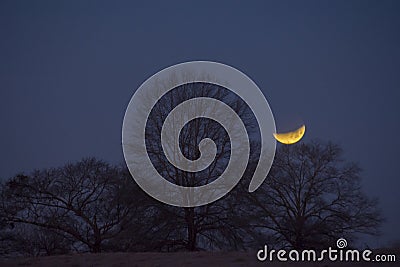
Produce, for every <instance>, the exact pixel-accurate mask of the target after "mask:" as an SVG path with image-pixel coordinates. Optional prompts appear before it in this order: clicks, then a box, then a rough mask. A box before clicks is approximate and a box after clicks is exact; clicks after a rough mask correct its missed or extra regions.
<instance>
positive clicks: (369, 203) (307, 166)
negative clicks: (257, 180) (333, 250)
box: [247, 142, 382, 249]
mask: <svg viewBox="0 0 400 267" xmlns="http://www.w3.org/2000/svg"><path fill="white" fill-rule="evenodd" d="M341 156H342V150H341V149H340V147H339V146H337V145H334V144H332V143H326V144H324V143H320V142H312V143H309V144H305V143H300V144H295V145H284V146H281V147H280V148H279V149H278V150H277V153H276V157H275V161H274V164H273V166H272V169H271V171H270V173H269V175H268V177H267V179H266V181H265V182H264V184H263V185H262V186H261V187H260V188H259V189H258V191H256V192H255V193H253V194H247V197H248V200H249V202H248V205H250V206H251V207H252V208H251V209H250V212H249V213H248V214H247V216H248V217H249V218H250V220H251V222H250V225H251V227H254V228H255V229H259V230H260V232H262V233H270V234H271V235H272V237H273V238H272V239H271V240H273V241H274V244H281V245H283V246H285V245H286V246H290V247H293V248H297V249H304V248H320V247H326V246H329V245H332V244H333V243H334V241H335V240H336V239H337V238H340V237H345V238H346V239H350V240H351V239H352V238H355V237H356V236H355V234H357V233H364V234H377V233H378V228H379V226H380V224H381V222H382V217H381V215H380V210H379V209H378V206H377V201H376V200H375V199H371V198H369V197H368V196H366V195H365V194H364V193H363V192H362V190H361V184H360V168H359V167H358V165H357V164H355V163H351V162H345V161H344V160H343V159H342V157H341ZM271 245H273V244H271Z"/></svg>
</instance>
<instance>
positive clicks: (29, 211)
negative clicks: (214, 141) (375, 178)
mask: <svg viewBox="0 0 400 267" xmlns="http://www.w3.org/2000/svg"><path fill="white" fill-rule="evenodd" d="M341 154H342V152H341V149H340V148H339V147H338V146H337V145H334V144H331V143H318V142H312V143H309V144H298V145H293V146H282V147H281V148H280V149H278V151H277V154H276V158H275V161H274V165H273V167H272V169H271V171H270V173H269V176H268V177H267V179H266V181H265V182H264V184H263V185H262V186H261V187H260V188H259V189H258V190H257V191H256V192H254V193H249V192H248V191H247V188H248V183H249V179H251V175H246V177H244V179H242V180H241V181H240V183H239V184H238V185H237V186H236V187H235V189H234V190H233V191H232V192H230V193H229V194H227V196H225V197H224V198H222V199H220V200H218V201H216V202H214V203H211V204H208V205H205V206H202V207H197V208H179V207H172V206H169V205H166V204H163V203H160V202H158V201H156V200H154V199H152V198H151V197H149V196H148V195H147V194H146V193H144V192H143V191H142V190H141V189H140V188H139V187H138V186H137V184H136V183H135V182H134V181H133V179H132V178H131V176H130V174H129V172H128V171H127V169H126V167H125V166H123V165H121V166H113V165H110V164H108V163H106V162H104V161H101V160H97V159H95V158H86V159H83V160H81V161H79V162H76V163H69V164H66V165H65V166H62V167H59V168H50V169H43V170H36V171H33V172H32V173H30V174H19V175H16V176H15V177H12V178H10V179H8V180H7V181H4V182H3V184H2V185H1V189H0V190H1V191H0V205H1V207H0V218H1V221H0V227H1V229H0V253H1V254H2V255H3V256H20V255H30V256H38V255H55V254H66V253H74V252H95V253H97V252H105V251H182V250H189V251H192V250H247V249H258V248H259V247H261V246H263V245H264V244H268V245H269V246H270V247H291V248H298V249H301V248H322V247H326V246H331V245H332V244H333V243H334V242H335V240H336V239H337V238H339V237H346V239H348V240H352V239H354V238H355V237H356V234H357V233H367V234H376V233H377V232H378V228H379V225H380V223H381V221H382V219H381V215H380V212H379V209H378V206H377V202H376V200H373V199H370V198H369V197H367V196H366V195H365V194H363V193H362V191H361V184H360V176H359V175H360V169H359V167H358V166H357V165H355V164H353V163H348V162H345V161H343V160H342V157H341Z"/></svg>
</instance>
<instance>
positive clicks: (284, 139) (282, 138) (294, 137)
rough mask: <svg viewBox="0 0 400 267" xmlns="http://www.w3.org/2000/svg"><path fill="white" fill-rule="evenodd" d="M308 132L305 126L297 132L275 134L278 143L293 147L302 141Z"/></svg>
mask: <svg viewBox="0 0 400 267" xmlns="http://www.w3.org/2000/svg"><path fill="white" fill-rule="evenodd" d="M305 132H306V126H305V125H304V124H303V125H302V126H301V127H300V128H298V129H297V130H294V131H292V132H287V133H274V137H275V139H276V140H277V141H278V142H281V143H282V144H286V145H291V144H294V143H297V142H298V141H300V139H301V138H302V137H303V136H304V133H305Z"/></svg>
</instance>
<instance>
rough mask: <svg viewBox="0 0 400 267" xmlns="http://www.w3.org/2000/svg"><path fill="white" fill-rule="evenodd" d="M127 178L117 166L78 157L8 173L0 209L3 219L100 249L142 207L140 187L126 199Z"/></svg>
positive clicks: (94, 250)
mask: <svg viewBox="0 0 400 267" xmlns="http://www.w3.org/2000/svg"><path fill="white" fill-rule="evenodd" d="M128 180H129V183H130V184H132V181H131V179H130V178H129V177H128V176H127V175H126V171H125V170H122V169H121V168H118V167H112V166H110V165H108V164H106V163H104V162H102V161H99V160H96V159H94V158H89V159H84V160H82V161H80V162H78V163H75V164H67V165H65V166H64V167H61V168H53V169H45V170H41V171H35V172H33V173H32V174H31V175H29V176H25V175H18V176H16V177H14V178H13V179H11V180H10V181H8V182H7V183H6V185H5V187H4V189H3V192H2V194H3V196H4V197H3V200H4V201H3V203H2V210H3V212H4V213H5V214H6V216H7V221H8V222H9V223H13V224H29V225H34V226H38V227H41V228H45V229H48V230H50V231H53V232H54V233H55V234H58V235H59V236H65V237H67V238H69V239H73V240H75V242H77V243H79V244H81V247H82V245H85V246H87V248H89V250H90V251H92V252H100V251H101V250H102V248H103V247H104V246H105V244H106V243H107V242H108V241H109V240H110V239H112V238H114V237H116V236H117V235H119V234H120V233H121V232H123V230H124V229H125V227H126V225H128V223H131V220H134V219H133V218H134V217H135V216H137V212H138V211H139V209H141V207H143V206H145V204H144V202H143V201H142V199H140V197H141V196H143V194H140V191H139V193H138V194H133V195H130V196H129V200H127V199H126V195H125V194H124V192H123V190H122V189H123V188H124V186H126V185H127V184H128ZM139 203H140V204H139Z"/></svg>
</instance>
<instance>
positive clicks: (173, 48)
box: [0, 1, 400, 246]
mask: <svg viewBox="0 0 400 267" xmlns="http://www.w3.org/2000/svg"><path fill="white" fill-rule="evenodd" d="M144 2H147V1H142V3H140V4H137V3H135V2H134V1H127V2H123V1H109V2H102V1H64V2H63V1H1V2H0V88H1V90H0V111H1V112H0V121H1V131H0V149H1V154H0V177H1V178H3V179H4V178H8V177H10V176H12V175H14V174H16V173H17V172H21V171H25V172H29V171H30V170H32V169H34V168H43V167H53V166H58V165H62V164H64V163H65V162H67V161H75V160H79V159H80V158H82V157H85V156H96V157H99V158H102V159H104V160H107V161H110V162H113V163H119V162H122V161H123V156H122V149H121V126H122V119H123V115H124V112H125V108H126V106H127V104H128V102H129V100H130V97H131V96H132V94H133V93H134V91H135V89H136V88H137V87H138V86H139V85H140V84H141V83H142V82H143V81H144V80H145V79H147V78H148V77H149V76H151V75H152V74H154V73H155V72H157V71H159V70H161V69H163V68H164V67H167V66H170V65H173V64H176V63H180V62H184V61H191V60H211V61H218V62H222V63H225V64H229V65H232V66H233V67H235V68H237V69H239V70H241V71H243V72H244V73H246V74H247V75H248V76H250V77H251V78H252V79H253V80H254V81H255V82H256V83H257V84H258V85H259V87H260V88H261V89H262V90H263V92H264V94H265V95H266V97H267V99H268V100H269V103H270V106H271V108H272V110H273V112H274V115H275V120H276V123H277V127H278V130H282V131H283V130H288V129H289V128H290V127H293V125H294V124H296V123H298V121H304V122H305V123H306V125H307V133H306V136H305V141H307V140H311V139H314V138H318V139H321V140H331V141H334V142H336V143H339V144H340V145H341V146H342V147H343V149H344V151H345V156H346V159H348V160H352V161H356V162H358V163H360V165H361V167H362V168H363V170H364V171H363V178H364V181H363V185H364V187H365V190H366V192H367V193H369V194H371V195H372V196H377V197H379V198H380V201H381V206H382V209H383V211H384V215H385V216H386V218H387V222H386V223H385V225H384V227H383V230H384V235H383V236H382V237H381V238H374V239H372V241H370V242H372V245H374V246H375V245H385V244H387V243H388V242H390V241H392V240H399V239H400V229H399V228H398V226H397V223H398V222H399V221H400V213H399V208H398V204H399V203H400V194H399V192H398V191H399V188H400V180H399V174H398V164H399V163H398V159H399V149H400V138H399V137H398V134H399V133H400V120H399V114H400V106H399V103H398V102H399V100H400V75H399V71H400V50H399V49H400V16H399V14H400V4H399V2H396V1H306V2H300V1H276V2H270V1H259V2H256V1H253V2H251V1H242V2H237V1H226V2H223V1H191V2H192V3H190V4H189V3H186V2H189V1H182V2H174V1H160V2H151V1H148V2H149V3H144ZM216 2H218V3H216ZM247 2H251V3H247Z"/></svg>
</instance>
